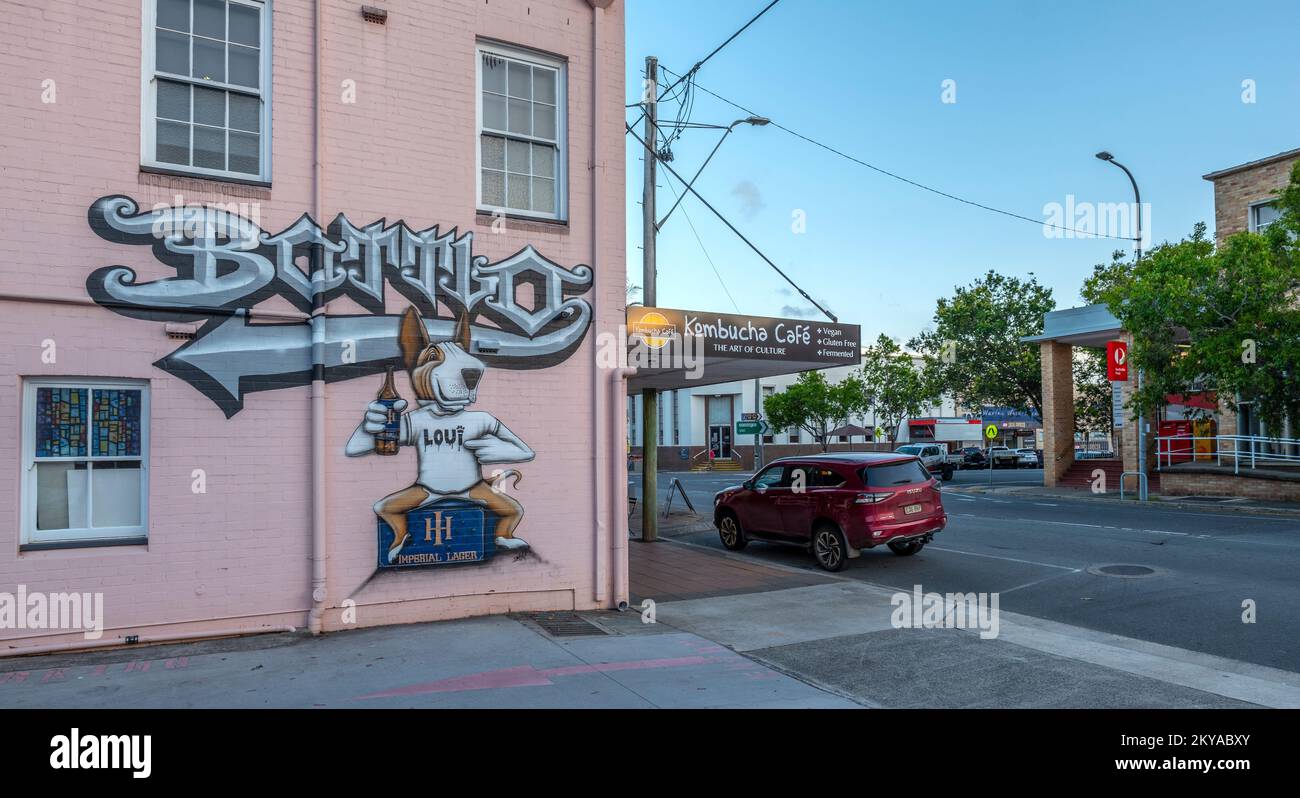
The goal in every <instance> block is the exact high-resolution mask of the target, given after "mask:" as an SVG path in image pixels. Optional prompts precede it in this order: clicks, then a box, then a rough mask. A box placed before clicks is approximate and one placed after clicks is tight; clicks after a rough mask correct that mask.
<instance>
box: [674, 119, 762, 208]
mask: <svg viewBox="0 0 1300 798" xmlns="http://www.w3.org/2000/svg"><path fill="white" fill-rule="evenodd" d="M771 123H772V120H771V119H768V118H767V117H765V116H747V117H745V118H744V119H737V120H736V121H735V122H732V123H731V124H730V125H727V127H726V131H727V132H726V133H723V134H722V138H720V139H718V143H717V144H715V145H713V152H710V153H709V157H708V158H705V159H704V163H702V164H700V168H699V169H697V170H696V171H695V177H692V178H691V182H689V183H687V184H686V188H687V190H686V191H683V192H682V193H681V196H679V197H678V198H677V201H676V202H674V203H673V207H671V208H669V209H668V213H666V214H664V218H662V219H660V220H659V221H658V222H657V223H656V224H655V231H656V232H658V231H659V230H661V229H663V226H664V222H667V221H668V217H669V216H672V215H673V211H675V210H677V206H678V205H681V204H682V200H684V199H686V195H687V194H689V193H690V191H689V189H690V187H691V186H693V185H695V180H696V178H698V177H699V176H700V173H701V172H703V171H704V167H706V166H708V165H709V161H711V160H713V156H714V154H715V153H717V151H718V149H719V148H720V147H721V146H722V142H724V141H726V140H727V136H730V135H731V131H733V130H735V129H736V126H737V125H753V126H754V127H764V126H766V125H769V124H771ZM692 127H704V128H712V129H714V130H718V129H721V128H722V125H692Z"/></svg>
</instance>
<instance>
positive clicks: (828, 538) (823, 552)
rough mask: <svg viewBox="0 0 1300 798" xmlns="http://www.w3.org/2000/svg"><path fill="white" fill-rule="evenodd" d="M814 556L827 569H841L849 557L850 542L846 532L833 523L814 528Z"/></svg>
mask: <svg viewBox="0 0 1300 798" xmlns="http://www.w3.org/2000/svg"><path fill="white" fill-rule="evenodd" d="M812 550H813V557H815V558H816V559H817V564H818V565H820V566H821V567H822V568H824V569H826V570H827V571H840V570H843V569H844V563H845V561H846V560H848V558H849V544H848V542H847V541H846V540H845V539H844V533H843V532H841V531H840V530H839V528H838V527H835V526H832V525H831V524H822V525H821V526H819V527H817V528H816V529H815V530H813V543H812Z"/></svg>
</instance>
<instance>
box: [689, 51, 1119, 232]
mask: <svg viewBox="0 0 1300 798" xmlns="http://www.w3.org/2000/svg"><path fill="white" fill-rule="evenodd" d="M664 71H665V72H672V70H670V69H668V68H667V67H664ZM673 74H676V73H673ZM691 85H692V87H693V88H697V89H700V90H701V91H703V92H705V93H706V94H710V95H712V96H714V97H716V98H717V99H719V100H721V101H722V102H724V103H726V104H727V105H730V106H731V107H733V108H737V109H739V110H741V111H744V112H745V113H747V114H749V115H751V116H757V115H758V114H757V112H755V111H751V110H749V109H748V108H746V107H745V106H743V105H741V104H739V103H736V102H732V101H731V100H728V99H727V98H726V97H723V96H722V95H720V94H718V93H717V92H715V91H710V90H709V89H707V88H705V87H704V86H701V85H699V84H698V83H694V82H692V84H691ZM771 124H772V127H775V128H780V129H781V130H784V131H785V132H786V133H789V134H790V135H792V136H794V137H795V138H798V139H802V140H803V141H806V142H808V143H809V144H812V145H814V146H816V147H821V148H822V149H823V150H826V151H828V152H831V153H834V154H835V155H838V156H840V157H841V158H845V159H847V160H849V161H852V162H853V163H856V164H858V165H859V166H865V167H867V168H868V169H870V170H872V171H874V172H879V173H880V174H882V175H885V176H886V177H892V178H893V179H895V180H900V181H902V182H904V183H907V184H908V185H910V186H915V187H916V188H919V189H922V190H924V191H929V192H930V193H932V194H938V195H939V196H941V197H946V198H948V199H950V200H956V201H957V202H960V203H963V204H965V205H970V206H973V207H976V208H980V209H982V210H986V211H991V212H993V213H999V214H1002V215H1003V216H1010V217H1011V218H1013V219H1021V220H1023V221H1026V222H1030V223H1031V224H1035V225H1039V226H1045V227H1049V228H1053V229H1056V230H1061V231H1063V232H1070V233H1078V234H1079V235H1083V236H1089V237H1092V238H1112V239H1116V240H1119V241H1133V240H1135V239H1133V238H1130V237H1128V236H1113V235H1107V234H1105V233H1094V232H1090V231H1084V230H1077V229H1075V228H1073V227H1065V226H1064V225H1059V224H1048V223H1047V222H1044V221H1043V220H1041V219H1034V218H1032V217H1029V216H1024V215H1022V214H1019V213H1014V212H1012V211H1007V210H1003V209H1001V208H994V207H993V206H991V205H985V204H983V203H980V202H975V201H974V200H968V199H966V198H964V197H959V196H957V195H956V194H949V193H948V192H946V191H941V190H940V189H937V188H932V187H930V186H927V185H925V184H924V183H918V182H917V181H915V180H912V179H910V178H906V177H903V176H902V175H900V174H896V173H894V172H891V171H889V170H888V169H882V168H880V167H879V166H874V165H872V164H869V163H867V162H866V161H864V160H862V159H860V158H855V157H854V156H852V155H849V154H848V153H846V152H843V151H841V150H837V149H836V148H834V147H832V146H830V145H829V144H823V143H821V142H820V141H817V140H815V139H812V138H809V137H808V136H805V135H804V134H802V133H800V132H798V131H795V130H791V129H790V128H788V127H786V126H785V125H782V124H781V123H780V122H777V121H776V120H772V122H771Z"/></svg>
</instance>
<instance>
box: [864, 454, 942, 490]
mask: <svg viewBox="0 0 1300 798" xmlns="http://www.w3.org/2000/svg"><path fill="white" fill-rule="evenodd" d="M929 480H930V472H929V471H926V470H925V466H923V465H921V464H920V462H918V461H916V460H907V461H905V462H902V463H886V464H885V465H877V466H867V467H866V468H864V469H862V484H864V485H866V486H867V487H868V488H892V487H896V486H898V485H911V484H913V483H915V482H928V481H929Z"/></svg>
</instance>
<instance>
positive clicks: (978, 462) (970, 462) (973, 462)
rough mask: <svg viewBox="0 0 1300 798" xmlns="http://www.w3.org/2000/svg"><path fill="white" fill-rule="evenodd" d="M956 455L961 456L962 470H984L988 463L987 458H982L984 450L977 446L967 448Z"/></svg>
mask: <svg viewBox="0 0 1300 798" xmlns="http://www.w3.org/2000/svg"><path fill="white" fill-rule="evenodd" d="M958 454H960V455H961V467H962V468H984V467H985V466H986V465H988V462H989V459H988V457H986V456H984V450H983V449H981V448H980V447H978V446H967V447H966V448H964V449H962V450H961V451H960V452H959V453H958Z"/></svg>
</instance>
